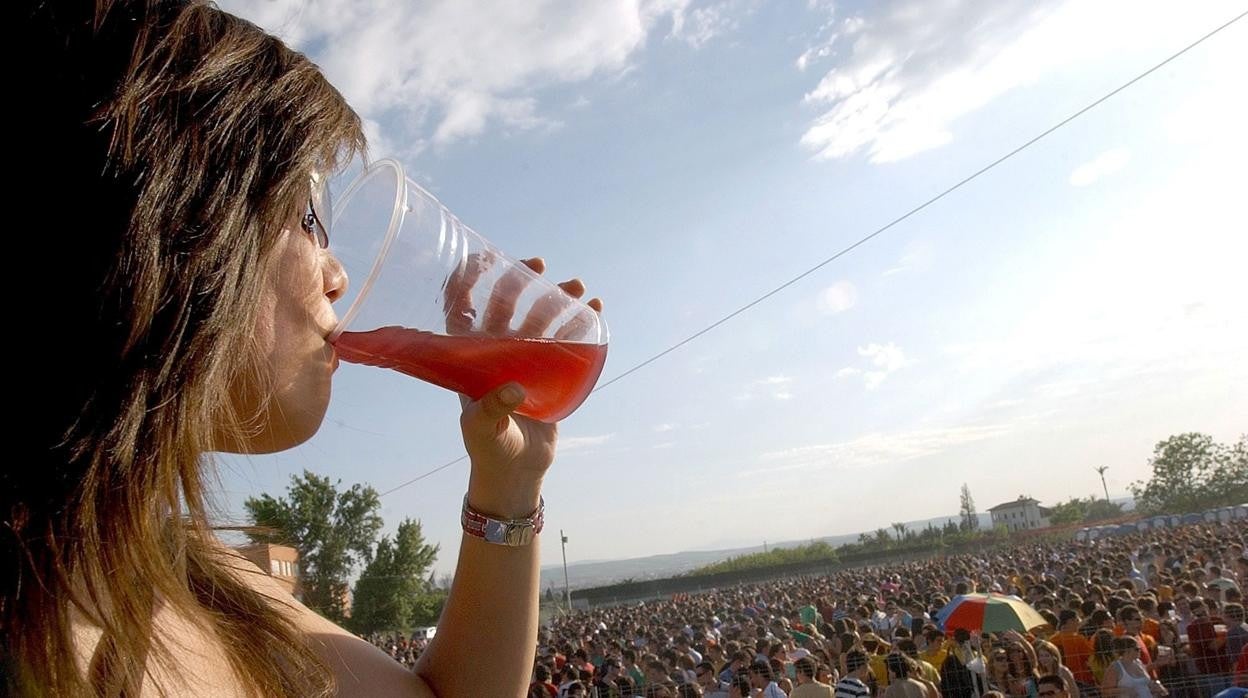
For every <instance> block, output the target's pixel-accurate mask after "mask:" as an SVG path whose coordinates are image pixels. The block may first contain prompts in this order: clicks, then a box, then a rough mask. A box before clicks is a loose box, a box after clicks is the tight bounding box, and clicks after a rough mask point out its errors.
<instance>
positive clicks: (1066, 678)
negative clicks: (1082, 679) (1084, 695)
mask: <svg viewBox="0 0 1248 698" xmlns="http://www.w3.org/2000/svg"><path fill="white" fill-rule="evenodd" d="M1057 672H1058V675H1059V676H1061V677H1062V683H1064V684H1066V692H1067V693H1069V694H1070V698H1079V682H1078V681H1075V672H1073V671H1071V670H1070V668H1069V667H1067V666H1066V665H1065V664H1058V665H1057Z"/></svg>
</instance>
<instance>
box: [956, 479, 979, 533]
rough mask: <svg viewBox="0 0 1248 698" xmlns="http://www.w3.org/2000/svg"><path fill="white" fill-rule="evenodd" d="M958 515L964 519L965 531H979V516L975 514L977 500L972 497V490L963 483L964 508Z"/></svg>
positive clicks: (963, 528)
mask: <svg viewBox="0 0 1248 698" xmlns="http://www.w3.org/2000/svg"><path fill="white" fill-rule="evenodd" d="M958 513H959V514H960V515H961V517H962V526H961V528H962V530H963V531H978V530H979V514H977V513H975V500H974V499H973V498H972V497H971V488H970V487H968V486H967V485H966V483H965V482H964V483H962V507H961V508H960V509H959V511H958Z"/></svg>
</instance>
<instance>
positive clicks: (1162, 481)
mask: <svg viewBox="0 0 1248 698" xmlns="http://www.w3.org/2000/svg"><path fill="white" fill-rule="evenodd" d="M1149 465H1151V466H1152V469H1153V475H1152V477H1151V478H1149V479H1148V481H1147V482H1145V481H1142V480H1141V481H1138V482H1136V483H1135V484H1133V485H1131V493H1132V494H1133V495H1134V496H1135V501H1136V506H1137V507H1138V508H1139V509H1140V510H1141V511H1144V512H1146V513H1156V512H1187V511H1198V510H1200V509H1206V508H1208V507H1214V506H1220V505H1225V504H1238V503H1241V502H1242V501H1244V500H1245V499H1246V498H1248V436H1240V438H1239V441H1238V442H1237V443H1236V444H1234V445H1232V446H1229V447H1228V446H1225V445H1223V444H1219V443H1217V442H1216V441H1214V440H1213V437H1211V436H1209V435H1207V434H1200V433H1196V432H1189V433H1186V434H1176V435H1174V436H1171V437H1170V438H1168V439H1166V440H1164V441H1161V442H1159V443H1158V444H1157V446H1156V447H1155V448H1154V449H1153V457H1152V459H1151V460H1150V461H1149Z"/></svg>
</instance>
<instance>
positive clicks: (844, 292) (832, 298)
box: [818, 281, 858, 315]
mask: <svg viewBox="0 0 1248 698" xmlns="http://www.w3.org/2000/svg"><path fill="white" fill-rule="evenodd" d="M857 303H858V289H856V288H855V287H854V285H853V284H852V283H850V282H848V281H838V282H836V283H834V284H832V285H831V286H829V287H827V288H825V289H823V290H822V291H820V292H819V301H818V306H819V311H820V312H823V313H827V314H829V315H835V314H837V313H843V312H845V311H846V310H849V309H850V308H852V307H854V305H856V304H857Z"/></svg>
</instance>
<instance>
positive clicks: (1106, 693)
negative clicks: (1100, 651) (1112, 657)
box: [1101, 662, 1119, 698]
mask: <svg viewBox="0 0 1248 698" xmlns="http://www.w3.org/2000/svg"><path fill="white" fill-rule="evenodd" d="M1116 664H1117V662H1115V663H1114V664H1110V665H1109V666H1107V667H1105V675H1104V676H1103V677H1101V698H1116V696H1117V695H1118V671H1119V669H1118V668H1117V667H1116V666H1115V665H1116Z"/></svg>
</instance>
